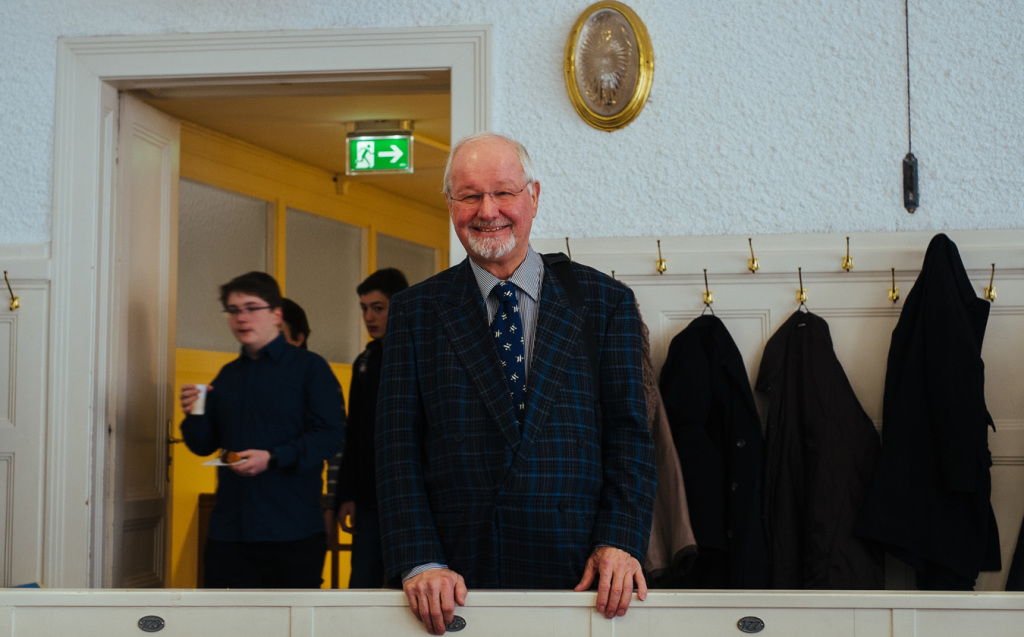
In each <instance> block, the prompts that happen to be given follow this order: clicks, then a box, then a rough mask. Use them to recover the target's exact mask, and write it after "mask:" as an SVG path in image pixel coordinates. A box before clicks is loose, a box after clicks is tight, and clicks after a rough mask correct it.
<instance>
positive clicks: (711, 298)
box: [704, 268, 715, 307]
mask: <svg viewBox="0 0 1024 637" xmlns="http://www.w3.org/2000/svg"><path fill="white" fill-rule="evenodd" d="M714 302H715V295H714V293H713V292H712V291H711V290H710V289H708V269H707V268H704V305H707V306H708V307H710V306H711V304H712V303H714Z"/></svg>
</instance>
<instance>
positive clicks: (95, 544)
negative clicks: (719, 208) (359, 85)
mask: <svg viewBox="0 0 1024 637" xmlns="http://www.w3.org/2000/svg"><path fill="white" fill-rule="evenodd" d="M488 53H489V43H488V30H487V29H486V28H438V29H415V30H412V29H410V30H397V31H378V30H373V31H338V32H324V31H316V32H302V33H286V32H275V33H270V34H218V35H213V36H209V35H177V36H153V37H151V38H146V37H143V38H138V37H135V38H82V39H68V40H62V41H61V43H60V47H59V56H58V61H59V67H60V68H59V70H58V99H57V122H56V124H57V125H56V144H55V146H56V148H55V157H56V159H55V173H54V216H53V226H54V231H53V234H54V240H53V261H54V281H55V284H54V297H53V298H54V307H55V311H54V322H53V326H52V330H51V341H52V343H53V347H52V348H51V356H50V360H49V364H50V375H51V387H52V388H53V390H52V395H51V405H52V406H53V410H52V411H51V420H50V423H49V426H50V431H51V438H50V439H51V440H52V441H53V442H52V444H51V446H50V449H49V450H48V457H49V459H50V461H49V462H48V479H47V481H46V484H47V487H46V488H47V493H46V497H47V508H48V511H49V512H51V513H52V515H51V517H50V524H48V527H47V529H46V533H47V536H48V540H49V541H48V543H47V547H48V549H47V551H48V554H47V556H46V560H45V561H46V569H45V570H46V572H45V575H46V582H47V585H49V586H107V585H110V584H111V583H112V582H113V581H116V580H117V575H116V574H113V573H112V572H111V570H110V564H112V563H113V561H114V560H113V555H112V553H116V552H117V551H118V550H120V549H119V546H118V542H117V541H116V538H117V536H118V534H119V529H116V528H113V529H108V528H106V524H107V522H106V521H107V520H108V518H109V517H110V516H109V515H108V509H110V507H114V506H118V505H119V503H117V502H114V501H113V498H112V497H111V494H112V493H113V490H112V485H111V484H109V482H108V476H109V475H110V472H109V467H107V462H108V459H107V449H108V446H109V440H110V437H111V436H113V435H116V433H117V431H118V430H119V424H118V423H117V422H116V421H115V418H114V417H113V413H114V412H113V411H112V410H111V409H110V405H112V404H116V402H117V400H118V395H117V392H118V387H119V385H118V383H117V382H116V381H117V377H116V374H117V371H116V370H117V366H116V365H114V364H112V362H113V361H116V360H118V357H119V356H120V355H121V354H122V352H121V351H119V347H120V345H119V340H118V339H116V338H114V335H112V334H111V326H112V323H111V320H110V317H111V316H112V315H117V314H118V313H119V312H121V311H122V309H123V308H122V307H121V306H122V305H123V304H126V303H127V302H128V300H127V299H125V298H122V297H120V296H119V295H117V294H115V293H114V290H116V289H117V288H118V283H119V278H120V277H121V276H123V271H122V270H123V268H124V267H126V266H127V267H130V264H125V263H123V261H119V255H121V254H123V249H124V246H123V245H118V243H117V242H116V241H114V236H115V234H116V233H115V232H114V230H113V229H115V228H117V227H118V224H119V221H123V220H121V219H119V215H121V216H123V215H125V214H128V213H127V212H125V211H123V210H121V208H119V206H118V205H117V201H116V199H117V195H116V194H115V191H114V190H113V188H112V186H113V184H114V183H116V179H117V176H116V172H117V171H116V163H115V162H116V154H115V153H114V152H113V147H112V145H111V144H110V140H111V139H114V138H116V133H117V118H116V113H117V92H118V91H120V90H128V89H131V88H134V87H137V86H139V83H142V84H145V83H147V82H151V81H156V80H168V79H174V80H185V81H186V83H187V81H189V80H196V81H199V80H206V79H209V78H218V79H220V80H226V78H232V77H244V76H267V75H303V74H314V75H315V74H319V75H322V74H325V73H326V74H333V73H348V72H365V71H368V70H369V71H375V72H379V71H380V70H381V69H392V70H403V71H407V70H409V69H447V70H448V71H449V72H450V74H451V117H450V122H451V137H452V138H458V137H461V136H463V135H466V134H470V133H472V132H476V131H479V130H484V129H487V128H488V127H489V126H488V107H487V105H488V99H487V97H488V95H489V92H490V89H489V67H490V61H489V57H488ZM451 244H454V241H451V240H450V245H451ZM455 245H457V244H455ZM456 254H457V252H456ZM83 307H84V308H88V310H87V311H86V312H84V314H86V316H82V314H83V312H82V310H81V308H83ZM71 308H77V309H76V310H75V311H74V313H73V312H72V309H71ZM83 334H84V335H86V336H85V337H83ZM68 379H76V382H74V383H69V382H68ZM78 379H88V380H86V381H82V380H78ZM83 384H88V387H83V386H82V385H83ZM70 414H74V417H71V416H70ZM82 414H86V415H87V417H86V418H85V419H84V420H85V422H84V426H83V418H82ZM81 449H91V450H92V451H91V453H90V454H84V455H83V454H80V453H79V451H80V450H81ZM163 452H164V450H162V449H152V450H146V451H143V452H140V453H152V454H154V457H156V455H159V456H160V457H163ZM82 496H84V497H82ZM83 502H84V503H85V506H84V507H83V505H82V503H83ZM82 529H88V533H84V534H83V533H81V530H82ZM108 534H111V535H112V536H113V537H114V538H115V539H114V541H112V542H110V543H107V542H105V541H104V538H105V537H106V536H107V535H108ZM67 556H74V557H73V558H72V559H67Z"/></svg>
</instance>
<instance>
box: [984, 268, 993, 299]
mask: <svg viewBox="0 0 1024 637" xmlns="http://www.w3.org/2000/svg"><path fill="white" fill-rule="evenodd" d="M994 281H995V263H992V274H991V275H990V277H989V278H988V287H987V288H985V298H986V299H988V300H989V301H991V302H993V303H994V302H995V286H993V285H992V283H993V282H994Z"/></svg>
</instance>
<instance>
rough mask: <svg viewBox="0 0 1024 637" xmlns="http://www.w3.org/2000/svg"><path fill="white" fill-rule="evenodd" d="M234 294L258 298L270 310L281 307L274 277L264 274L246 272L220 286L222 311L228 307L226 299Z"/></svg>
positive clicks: (279, 293) (279, 289)
mask: <svg viewBox="0 0 1024 637" xmlns="http://www.w3.org/2000/svg"><path fill="white" fill-rule="evenodd" d="M236 292H237V293H239V294H249V295H252V296H258V297H259V298H261V299H263V300H264V301H265V302H266V304H267V305H269V306H270V307H271V308H278V307H281V288H280V287H278V285H277V281H276V280H275V279H274V277H272V276H270V275H269V274H267V273H266V272H257V271H253V272H247V273H245V274H243V275H242V276H236V277H235V278H233V279H231V280H230V281H228V282H227V283H225V284H224V285H222V286H220V304H221V305H222V306H224V309H227V307H228V297H229V296H231V295H232V294H235V293H236Z"/></svg>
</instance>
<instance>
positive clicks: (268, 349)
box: [240, 332, 288, 362]
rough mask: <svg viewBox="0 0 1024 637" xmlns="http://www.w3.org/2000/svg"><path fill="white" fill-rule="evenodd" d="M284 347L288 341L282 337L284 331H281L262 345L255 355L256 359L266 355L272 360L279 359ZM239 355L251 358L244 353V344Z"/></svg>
mask: <svg viewBox="0 0 1024 637" xmlns="http://www.w3.org/2000/svg"><path fill="white" fill-rule="evenodd" d="M286 347H288V341H286V340H285V339H284V333H283V332H282V333H280V334H278V335H277V338H275V339H274V340H272V341H270V342H269V343H267V344H266V345H264V346H263V349H261V350H260V352H259V356H257V357H256V359H257V360H258V359H260V358H263V357H264V356H266V357H268V358H270V360H272V361H275V362H276V361H279V360H281V357H282V356H284V350H285V348H286ZM240 355H241V357H242V358H243V359H247V360H253V359H251V358H249V355H248V354H246V353H245V346H244V345H243V346H242V348H241V352H240Z"/></svg>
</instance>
